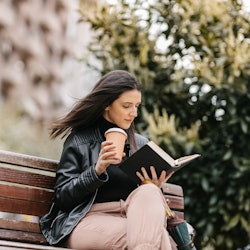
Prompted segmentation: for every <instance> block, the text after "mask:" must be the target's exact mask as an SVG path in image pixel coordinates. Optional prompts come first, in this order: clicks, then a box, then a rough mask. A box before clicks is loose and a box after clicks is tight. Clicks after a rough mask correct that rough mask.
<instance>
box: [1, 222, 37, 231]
mask: <svg viewBox="0 0 250 250" xmlns="http://www.w3.org/2000/svg"><path fill="white" fill-rule="evenodd" d="M0 228H1V229H12V230H18V231H23V232H32V233H41V231H40V227H39V224H38V222H37V223H35V222H27V221H18V220H15V219H0Z"/></svg>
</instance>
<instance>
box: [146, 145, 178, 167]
mask: <svg viewBox="0 0 250 250" xmlns="http://www.w3.org/2000/svg"><path fill="white" fill-rule="evenodd" d="M147 144H148V145H149V146H150V147H151V148H152V149H153V150H154V151H155V152H157V153H158V155H159V156H161V157H162V158H163V159H164V160H165V161H167V162H168V164H169V165H170V166H172V167H175V166H176V162H175V159H173V158H172V157H171V156H170V155H169V154H168V153H167V152H165V151H164V150H163V149H162V148H161V147H159V146H158V145H157V144H155V143H154V142H153V141H150V142H148V143H147Z"/></svg>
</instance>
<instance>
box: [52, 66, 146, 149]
mask: <svg viewBox="0 0 250 250" xmlns="http://www.w3.org/2000/svg"><path fill="white" fill-rule="evenodd" d="M133 89H137V90H139V91H141V90H142V87H141V84H140V83H139V81H138V80H137V79H136V78H135V77H134V76H132V75H131V74H130V73H129V72H127V71H124V70H114V71H111V72H109V73H107V74H106V75H104V76H103V77H102V78H101V79H100V80H99V81H98V82H97V83H96V85H95V87H94V88H93V90H92V91H91V92H90V93H89V94H88V95H87V96H86V97H84V98H82V99H79V100H78V101H77V102H76V103H75V105H74V106H73V108H72V110H71V111H70V112H69V113H68V114H66V115H65V116H64V117H62V118H60V119H58V120H56V121H55V122H53V123H52V125H51V133H50V136H51V137H52V138H56V137H58V136H59V135H62V138H63V137H65V136H66V135H68V134H69V133H71V132H74V131H78V130H82V129H85V128H89V127H91V126H93V125H94V124H95V123H96V121H97V120H98V119H99V118H100V117H101V116H102V115H103V112H104V110H105V108H106V107H107V106H109V105H110V104H112V103H113V102H114V101H115V100H116V99H118V98H119V96H120V95H121V94H122V93H124V92H125V91H128V90H133ZM134 132H135V129H134V124H132V125H131V127H130V128H129V129H128V130H127V133H128V141H129V143H130V146H131V149H132V151H134V150H135V148H136V146H135V139H134Z"/></svg>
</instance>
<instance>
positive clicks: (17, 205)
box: [0, 196, 50, 216]
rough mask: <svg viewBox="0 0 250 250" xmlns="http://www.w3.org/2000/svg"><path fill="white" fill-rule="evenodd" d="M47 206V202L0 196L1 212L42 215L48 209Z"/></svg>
mask: <svg viewBox="0 0 250 250" xmlns="http://www.w3.org/2000/svg"><path fill="white" fill-rule="evenodd" d="M49 206H50V204H49V203H41V202H40V203H39V202H32V201H25V200H15V199H11V198H6V197H1V196H0V207H1V212H7V213H16V214H25V215H33V216H42V215H44V214H45V213H46V212H47V211H48V209H49Z"/></svg>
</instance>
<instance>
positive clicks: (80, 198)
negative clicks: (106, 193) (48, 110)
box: [55, 136, 108, 211]
mask: <svg viewBox="0 0 250 250" xmlns="http://www.w3.org/2000/svg"><path fill="white" fill-rule="evenodd" d="M93 153H95V154H97V155H98V153H99V152H91V153H90V152H89V145H88V144H82V145H81V147H79V145H78V144H77V143H76V138H75V137H74V136H70V137H69V138H67V140H66V141H65V143H64V148H63V152H62V156H61V159H60V163H59V166H58V169H57V173H56V183H55V202H56V203H57V204H58V206H59V207H60V209H62V210H64V211H70V210H72V209H73V208H74V207H76V206H77V205H79V204H81V203H82V202H85V201H87V200H88V199H89V198H90V197H91V196H93V194H94V193H95V192H96V190H97V188H98V187H100V186H101V185H103V184H104V183H105V182H107V181H108V175H107V173H106V172H105V173H104V174H102V175H101V176H98V175H97V174H96V171H95V163H96V162H91V160H90V158H91V156H90V155H91V154H93ZM92 157H93V156H92ZM96 160H97V159H96Z"/></svg>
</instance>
